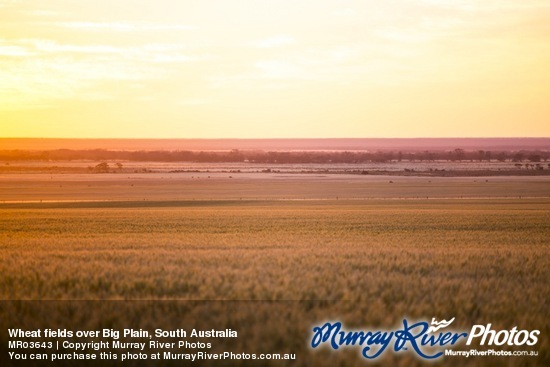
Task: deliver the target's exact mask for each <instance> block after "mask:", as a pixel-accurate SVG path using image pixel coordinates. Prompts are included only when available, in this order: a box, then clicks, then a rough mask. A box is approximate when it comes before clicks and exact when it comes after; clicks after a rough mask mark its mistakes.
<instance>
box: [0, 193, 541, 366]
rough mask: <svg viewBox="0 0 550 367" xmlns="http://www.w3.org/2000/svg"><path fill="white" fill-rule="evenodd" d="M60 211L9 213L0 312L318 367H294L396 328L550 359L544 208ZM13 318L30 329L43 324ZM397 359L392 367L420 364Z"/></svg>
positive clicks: (487, 203) (332, 356) (529, 204)
mask: <svg viewBox="0 0 550 367" xmlns="http://www.w3.org/2000/svg"><path fill="white" fill-rule="evenodd" d="M55 205H56V204H43V205H42V206H41V205H39V204H32V205H31V204H20V205H19V206H18V207H17V206H13V205H12V206H4V207H3V208H2V209H1V211H0V252H1V254H2V261H1V262H0V279H1V282H0V298H2V299H4V300H141V302H138V303H135V302H110V303H109V302H107V303H97V302H93V301H90V302H86V303H85V305H86V306H83V304H80V306H78V304H79V303H78V302H76V303H75V302H67V303H65V306H59V303H58V302H53V304H54V305H57V306H55V307H54V306H52V307H53V311H52V313H50V314H49V317H50V318H51V320H52V322H53V321H54V320H56V321H59V322H61V323H62V322H63V320H65V322H66V318H65V317H64V316H63V314H62V312H61V311H59V310H60V309H65V311H66V308H68V309H71V307H72V308H74V309H73V311H72V312H73V318H75V319H78V318H81V317H82V316H78V311H77V310H79V308H78V307H80V310H82V307H84V308H85V309H90V312H92V311H91V310H94V311H93V312H97V309H103V312H102V317H99V318H98V316H96V318H95V319H94V318H92V319H90V320H82V319H79V321H78V322H80V323H83V324H87V325H88V324H89V325H99V324H101V325H104V324H105V323H106V321H105V317H107V316H105V315H110V316H108V317H107V319H109V320H111V321H110V322H111V323H113V325H117V324H120V325H128V324H132V325H133V324H135V323H137V324H139V325H142V326H141V327H149V328H151V329H154V328H156V327H158V326H156V325H159V324H162V323H165V324H167V325H170V323H172V324H173V320H174V315H179V316H178V317H181V318H183V319H184V320H187V321H186V324H187V325H190V324H193V323H195V324H197V325H204V326H205V328H212V325H216V326H218V325H219V326H218V327H220V328H221V327H222V326H223V325H233V327H235V328H239V329H240V330H241V332H242V333H243V334H246V333H248V334H249V335H251V336H250V338H251V340H252V342H250V341H248V343H247V342H246V341H245V339H241V338H239V341H238V342H236V343H237V346H236V347H235V348H237V349H238V348H241V347H242V348H248V350H249V351H252V350H250V346H251V345H252V347H254V348H256V349H262V350H263V351H267V352H269V351H271V352H275V351H279V350H281V351H282V352H285V351H286V352H292V351H293V350H294V351H297V353H298V354H299V356H300V354H301V355H302V356H306V355H307V358H306V359H302V360H301V362H300V361H299V362H298V364H296V365H304V366H306V365H310V364H308V363H310V362H307V361H308V360H309V361H314V363H315V364H313V365H315V366H317V365H319V366H322V365H327V366H330V365H341V366H345V365H353V363H356V361H357V359H360V357H359V356H358V352H357V353H356V352H354V351H344V352H338V353H327V352H326V351H324V352H323V351H321V352H315V353H314V352H311V351H309V350H308V349H307V347H306V343H307V340H304V339H306V338H305V337H304V335H308V330H309V328H310V327H311V325H312V324H315V323H320V322H321V321H324V320H327V319H335V320H341V321H343V322H345V323H346V324H349V325H352V326H357V327H368V326H370V327H383V328H389V327H392V326H393V325H397V324H398V323H399V322H400V320H401V319H402V318H403V317H405V316H407V317H410V318H417V319H425V320H430V319H431V317H438V318H451V317H456V320H457V321H456V323H457V325H458V326H464V327H470V326H471V325H472V324H474V323H492V324H493V325H494V327H495V328H500V329H505V328H506V329H511V328H512V327H514V326H518V328H520V329H521V328H524V329H539V330H541V335H542V337H541V340H542V341H543V342H542V343H540V342H539V345H538V346H537V347H538V350H539V353H541V357H539V358H538V359H536V362H534V360H533V359H531V360H529V359H527V360H526V359H521V358H516V359H510V360H507V362H506V363H508V364H509V365H517V366H520V365H529V364H530V363H533V362H534V363H535V364H533V365H536V364H539V363H540V362H541V361H542V362H544V361H548V359H549V358H550V357H549V356H550V350H549V349H550V348H549V346H548V343H547V336H548V335H549V332H550V323H549V321H548V320H549V316H550V314H549V312H548V307H547V305H548V295H549V292H550V284H549V281H548V279H550V266H549V265H550V264H549V259H550V256H549V255H550V240H549V239H550V201H548V200H545V199H537V200H529V199H523V200H510V199H508V200H497V199H492V200H429V201H410V200H409V201H407V200H396V201H391V200H385V201H384V200H369V201H354V200H346V201H342V200H339V201H327V200H322V201H316V200H313V201H257V202H250V201H244V202H239V201H233V202H203V201H197V202H185V203H179V204H178V203H177V202H173V203H172V205H159V206H152V205H149V204H148V205H145V204H143V203H141V202H130V203H129V202H125V203H120V205H117V204H116V203H110V205H109V207H101V206H100V207H81V205H80V204H79V203H71V204H70V205H69V206H67V204H57V205H58V207H55ZM52 206H54V207H52ZM145 300H163V302H160V303H158V302H157V303H155V305H156V306H155V307H157V308H159V309H160V310H161V311H159V312H158V313H157V314H156V316H152V315H148V316H145V317H144V316H143V315H144V314H147V313H148V312H150V308H147V306H145V305H147V304H148V303H147V302H146V301H145ZM175 300H178V301H175ZM182 300H187V301H189V300H195V301H198V300H210V301H212V302H180V301H182ZM219 300H224V301H236V302H216V301H219ZM250 300H252V301H253V302H251V301H250ZM241 301H242V302H241ZM274 301H277V302H274ZM4 303H5V304H6V305H9V307H12V308H13V312H14V313H16V314H21V315H22V317H24V318H25V319H26V320H27V321H26V322H27V323H30V324H32V323H33V322H39V320H37V319H40V317H39V315H42V313H43V312H44V310H35V311H33V312H36V314H35V315H33V314H32V312H30V311H29V309H27V308H29V307H30V308H32V306H28V305H27V306H25V307H27V308H25V307H22V306H19V308H18V306H17V304H19V303H17V302H7V301H6V302H4ZM100 304H101V305H102V306H100ZM71 305H72V306H71ZM109 305H111V306H109ZM114 305H118V306H114ZM149 305H150V303H149ZM6 307H8V306H6ZM9 307H8V308H9ZM56 310H57V311H56ZM122 310H125V311H122ZM65 311H63V312H65ZM93 312H92V313H93ZM56 313H59V314H56ZM140 315H141V316H140ZM2 317H3V319H2V320H1V322H0V324H5V325H7V324H9V322H10V321H9V317H8V316H7V315H6V314H3V315H2ZM33 320H34V321H33ZM170 320H171V321H170ZM75 322H76V321H75ZM90 327H91V326H90ZM125 327H127V326H125ZM133 327H138V326H133ZM265 333H267V334H266V335H267V336H268V337H260V336H261V335H264V334H265ZM287 333H288V334H290V335H291V337H289V338H285V339H281V338H282V335H287ZM2 342H4V341H2ZM220 343H221V342H220ZM239 343H242V345H241V344H239ZM220 345H221V344H220ZM220 348H221V347H220ZM254 348H252V349H254ZM289 349H290V350H289ZM387 354H388V356H387V357H386V359H385V363H386V364H388V365H396V364H403V365H415V364H420V362H419V361H417V360H416V359H410V358H409V357H408V356H405V357H401V356H395V355H390V354H389V353H387ZM495 361H496V362H498V359H496V360H493V359H488V358H485V359H483V358H477V359H475V358H470V359H453V360H447V362H452V363H454V364H453V365H457V366H462V365H468V366H476V365H491V364H494V363H495ZM300 363H301V364H300Z"/></svg>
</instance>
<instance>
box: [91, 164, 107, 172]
mask: <svg viewBox="0 0 550 367" xmlns="http://www.w3.org/2000/svg"><path fill="white" fill-rule="evenodd" d="M107 172H109V165H108V164H107V162H102V163H100V164H98V165H97V166H95V167H94V173H107Z"/></svg>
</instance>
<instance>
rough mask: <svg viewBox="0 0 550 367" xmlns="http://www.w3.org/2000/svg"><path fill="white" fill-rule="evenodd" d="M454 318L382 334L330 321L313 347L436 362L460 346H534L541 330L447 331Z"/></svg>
mask: <svg viewBox="0 0 550 367" xmlns="http://www.w3.org/2000/svg"><path fill="white" fill-rule="evenodd" d="M453 321H454V318H452V319H451V320H449V321H446V320H441V321H440V322H437V321H436V319H432V323H431V324H429V323H428V322H426V321H420V322H415V323H410V322H409V321H407V320H406V319H404V320H403V325H402V328H401V327H399V328H397V329H396V330H393V331H388V330H379V331H364V330H360V331H346V330H344V327H343V326H342V323H341V322H326V323H324V324H323V325H321V326H315V327H313V336H312V338H311V347H312V348H314V349H315V348H317V347H321V346H324V345H327V346H328V347H330V348H332V349H334V350H337V349H340V348H343V347H353V346H355V347H360V348H361V355H362V356H363V357H365V358H367V359H374V358H377V357H379V356H381V355H382V354H383V353H384V352H385V351H387V350H392V349H393V351H394V352H400V351H412V352H414V353H416V354H417V355H418V356H420V357H421V358H425V359H435V358H439V357H441V356H442V355H443V354H444V350H445V349H447V348H449V347H452V346H454V345H456V344H460V343H462V342H464V341H465V342H466V345H471V344H472V342H479V344H480V345H488V346H504V345H507V346H522V345H526V346H533V345H536V344H537V342H538V336H539V334H540V331H539V330H532V331H527V330H518V328H517V327H513V328H512V329H510V330H493V329H492V328H491V326H492V325H491V324H486V325H473V326H472V328H471V330H470V331H469V332H464V331H447V330H443V329H445V328H447V327H448V326H449V325H450V324H451V323H452V322H453Z"/></svg>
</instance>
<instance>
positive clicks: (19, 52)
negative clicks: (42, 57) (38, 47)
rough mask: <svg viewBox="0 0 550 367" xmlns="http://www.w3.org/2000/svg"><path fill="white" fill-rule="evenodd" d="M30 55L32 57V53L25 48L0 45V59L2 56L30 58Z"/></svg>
mask: <svg viewBox="0 0 550 367" xmlns="http://www.w3.org/2000/svg"><path fill="white" fill-rule="evenodd" d="M32 55H34V53H33V52H31V51H29V50H28V49H27V48H26V47H21V46H13V45H2V44H1V43H0V57H2V56H10V57H24V56H32Z"/></svg>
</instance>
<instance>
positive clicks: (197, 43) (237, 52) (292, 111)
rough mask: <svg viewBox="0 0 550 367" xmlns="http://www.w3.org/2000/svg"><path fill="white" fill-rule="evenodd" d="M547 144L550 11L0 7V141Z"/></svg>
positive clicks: (82, 1) (95, 4)
mask: <svg viewBox="0 0 550 367" xmlns="http://www.w3.org/2000/svg"><path fill="white" fill-rule="evenodd" d="M548 136H550V1H548V0H522V1H517V0H483V1H479V0H399V1H398V0H384V1H380V0H374V1H370V0H362V1H360V0H316V1H298V0H292V1H291V0H196V1H195V0H194V1H185V0H155V1H145V0H117V1H113V0H93V1H88V0H78V1H77V0H50V1H43V0H21V1H18V0H0V137H61V138H371V137H548Z"/></svg>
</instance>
